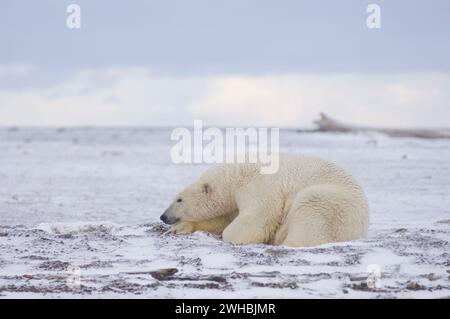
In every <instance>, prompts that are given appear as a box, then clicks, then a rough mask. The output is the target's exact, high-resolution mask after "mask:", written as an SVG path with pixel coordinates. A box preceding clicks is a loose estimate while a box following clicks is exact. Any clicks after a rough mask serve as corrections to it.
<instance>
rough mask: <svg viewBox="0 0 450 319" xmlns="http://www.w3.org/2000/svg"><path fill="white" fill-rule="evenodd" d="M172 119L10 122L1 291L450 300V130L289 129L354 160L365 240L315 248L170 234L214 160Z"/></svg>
mask: <svg viewBox="0 0 450 319" xmlns="http://www.w3.org/2000/svg"><path fill="white" fill-rule="evenodd" d="M170 133H171V130H169V129H151V128H142V129H139V128H135V129H125V128H123V129H107V128H102V129H100V128H76V129H68V128H59V129H56V128H55V129H50V128H49V129H25V128H3V129H0V298H17V297H18V298H37V297H39V298H42V297H43V298H62V297H63V298H129V297H131V298H179V297H181V298H183V297H187V298H321V297H328V298H449V297H450V277H449V276H450V140H446V139H430V140H423V139H414V138H389V137H386V136H384V135H380V134H375V133H371V134H370V133H367V134H331V133H328V134H325V133H299V132H296V131H295V130H282V131H281V132H280V143H281V150H282V151H285V152H291V153H300V154H306V155H314V156H319V157H322V158H325V159H329V160H333V161H335V162H337V163H338V164H340V165H341V166H343V167H344V168H346V169H348V170H349V171H350V172H352V174H353V175H354V176H355V177H356V178H357V179H358V180H359V181H360V182H361V184H362V185H363V187H364V190H365V192H366V195H367V197H368V200H369V205H370V213H371V222H370V228H369V236H368V238H367V239H364V240H358V241H354V242H344V243H336V244H327V245H323V246H320V247H315V248H289V247H283V246H268V245H246V246H234V245H230V244H226V243H224V242H222V241H221V239H220V238H218V237H216V236H213V235H211V234H207V233H202V232H198V233H194V234H191V235H175V236H174V235H165V234H164V232H165V231H166V230H167V227H166V226H164V225H162V223H161V222H160V221H159V216H160V214H161V213H162V212H163V210H164V209H165V208H166V206H168V205H169V203H170V201H171V200H172V198H173V196H175V194H176V193H177V192H178V191H179V190H181V189H182V188H183V187H185V186H186V185H188V184H189V183H191V182H193V181H194V180H195V179H196V178H197V177H198V176H199V175H200V173H201V172H202V171H204V170H205V169H206V167H207V166H205V165H175V164H172V162H171V161H170V157H169V156H170V148H171V146H172V145H173V143H174V142H173V141H171V140H170Z"/></svg>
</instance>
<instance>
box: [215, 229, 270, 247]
mask: <svg viewBox="0 0 450 319" xmlns="http://www.w3.org/2000/svg"><path fill="white" fill-rule="evenodd" d="M222 239H223V241H224V242H226V243H230V244H258V243H262V242H263V240H262V239H261V238H258V236H257V234H252V232H251V231H250V230H248V229H245V228H243V227H239V226H238V225H237V224H233V225H229V226H228V227H227V228H225V230H224V231H223V233H222Z"/></svg>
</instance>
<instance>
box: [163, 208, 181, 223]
mask: <svg viewBox="0 0 450 319" xmlns="http://www.w3.org/2000/svg"><path fill="white" fill-rule="evenodd" d="M159 219H161V220H162V221H163V222H164V223H166V224H169V225H172V224H175V223H176V222H177V221H179V220H180V219H179V218H176V217H174V216H171V215H170V214H168V212H167V210H166V211H165V212H164V214H162V215H161V217H159Z"/></svg>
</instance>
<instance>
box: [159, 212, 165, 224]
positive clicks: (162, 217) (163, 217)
mask: <svg viewBox="0 0 450 319" xmlns="http://www.w3.org/2000/svg"><path fill="white" fill-rule="evenodd" d="M159 218H160V219H161V220H162V221H163V222H164V223H166V224H167V216H166V215H165V214H162V215H161V217H159Z"/></svg>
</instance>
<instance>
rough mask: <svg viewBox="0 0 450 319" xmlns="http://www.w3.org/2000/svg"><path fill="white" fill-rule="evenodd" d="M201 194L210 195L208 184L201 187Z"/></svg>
mask: <svg viewBox="0 0 450 319" xmlns="http://www.w3.org/2000/svg"><path fill="white" fill-rule="evenodd" d="M202 192H203V193H205V194H209V193H211V186H209V184H207V183H205V184H203V185H202Z"/></svg>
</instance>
